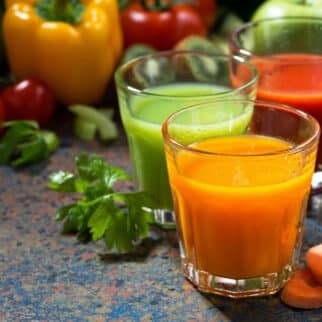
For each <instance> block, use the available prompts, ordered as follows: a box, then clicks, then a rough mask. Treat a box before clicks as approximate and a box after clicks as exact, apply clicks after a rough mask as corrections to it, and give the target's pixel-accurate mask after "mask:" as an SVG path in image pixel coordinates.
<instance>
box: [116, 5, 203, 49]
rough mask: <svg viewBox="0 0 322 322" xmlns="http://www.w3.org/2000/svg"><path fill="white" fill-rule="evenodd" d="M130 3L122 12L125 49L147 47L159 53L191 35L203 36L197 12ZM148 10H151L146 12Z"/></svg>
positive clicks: (177, 7)
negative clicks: (141, 45)
mask: <svg viewBox="0 0 322 322" xmlns="http://www.w3.org/2000/svg"><path fill="white" fill-rule="evenodd" d="M143 3H145V4H146V5H145V6H143V5H142V4H141V3H140V2H137V1H134V2H131V3H130V4H129V5H128V6H127V7H126V8H125V9H124V10H122V12H121V23H122V29H123V38H124V45H125V47H126V48H127V47H129V46H130V45H133V44H136V43H142V44H147V45H150V46H152V47H154V48H155V49H158V50H167V49H171V48H173V47H174V45H175V44H176V43H177V42H178V41H179V40H181V39H182V38H185V37H186V36H190V35H200V36H206V34H207V28H206V26H205V24H204V22H203V21H202V19H201V17H200V15H199V13H198V12H197V11H196V9H194V8H193V7H192V6H189V5H179V4H178V5H172V6H169V7H167V8H166V9H162V10H161V8H159V9H158V10H157V9H154V10H152V9H151V6H152V5H153V4H154V5H156V3H157V2H153V1H152V3H150V4H148V3H147V1H145V2H143ZM149 8H150V9H149Z"/></svg>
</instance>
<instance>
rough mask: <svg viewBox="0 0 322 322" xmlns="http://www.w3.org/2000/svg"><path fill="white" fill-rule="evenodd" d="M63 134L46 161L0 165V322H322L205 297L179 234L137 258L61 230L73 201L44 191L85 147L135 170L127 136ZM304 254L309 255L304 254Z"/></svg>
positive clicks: (318, 236)
mask: <svg viewBox="0 0 322 322" xmlns="http://www.w3.org/2000/svg"><path fill="white" fill-rule="evenodd" d="M69 132H70V131H69V129H68V128H67V130H66V128H65V129H64V134H63V137H62V144H61V147H60V148H59V150H58V151H56V152H55V154H54V155H52V157H51V158H50V160H49V161H48V162H44V163H41V164H37V165H33V166H29V167H26V168H24V169H21V170H19V171H17V170H13V169H12V168H10V167H6V166H2V167H0V321H1V322H2V321H10V322H11V321H289V322H291V321H292V322H294V321H322V309H319V310H298V309H292V308H289V307H287V306H285V305H283V304H282V303H281V301H280V298H279V295H278V294H277V295H275V296H270V297H266V298H257V299H255V298H254V299H248V300H231V299H226V298H221V297H218V296H209V295H205V294H201V293H199V292H198V291H196V289H195V288H194V287H193V286H192V285H191V284H190V283H189V282H188V281H187V280H185V278H184V277H183V274H182V271H181V266H180V261H179V256H178V248H177V243H176V236H175V234H174V233H173V232H172V233H169V234H164V236H163V238H161V239H160V240H159V241H158V242H155V243H151V244H149V245H147V246H146V252H141V253H139V254H137V255H135V256H132V257H119V258H118V257H111V256H110V257H107V256H100V248H99V247H97V245H94V244H93V243H89V244H80V243H78V242H77V240H76V238H75V237H74V236H65V235H62V233H61V228H62V224H61V223H59V222H56V221H55V220H54V214H55V211H56V210H57V209H58V207H60V206H62V205H63V204H65V203H68V198H70V197H69V196H65V195H61V194H58V193H56V192H54V191H50V190H48V189H47V183H48V175H49V174H50V173H52V172H55V171H57V170H59V169H63V170H71V171H73V169H74V157H75V156H76V155H78V153H80V152H81V151H88V152H95V153H97V154H99V155H102V156H103V157H104V158H105V159H106V160H107V161H108V162H111V163H112V164H115V165H118V166H121V167H123V168H125V169H127V170H128V169H129V158H128V147H127V144H126V141H125V139H124V137H123V136H121V137H120V138H119V139H118V140H116V141H115V142H112V143H111V144H109V145H104V144H101V143H100V142H92V143H84V142H81V141H78V140H77V139H75V138H74V137H73V136H72V135H69ZM318 215H319V214H318V213H314V214H312V213H310V214H309V217H308V218H307V220H306V226H305V237H304V247H303V253H304V251H305V249H307V248H308V247H309V246H311V245H314V244H316V243H318V242H321V241H322V227H321V221H320V225H319V224H318V221H319V220H318ZM302 258H303V256H302Z"/></svg>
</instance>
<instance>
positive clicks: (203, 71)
mask: <svg viewBox="0 0 322 322" xmlns="http://www.w3.org/2000/svg"><path fill="white" fill-rule="evenodd" d="M115 82H116V89H117V94H118V102H119V107H120V114H121V119H122V123H123V126H124V128H125V132H126V135H127V139H128V143H129V151H130V158H131V165H132V174H133V178H134V181H135V182H136V184H137V188H138V189H140V190H144V191H147V192H149V193H150V194H151V195H152V196H153V197H154V199H155V201H156V208H155V209H151V211H153V213H154V217H155V219H156V221H157V222H158V223H160V224H161V225H162V226H163V227H164V228H167V227H169V228H174V227H175V223H174V221H173V212H172V210H173V204H172V198H171V193H170V187H169V181H168V175H167V170H166V162H165V156H164V149H163V141H162V134H161V123H162V122H163V121H164V120H165V119H166V117H167V116H169V115H170V114H171V113H172V112H174V111H175V110H177V109H179V108H180V107H183V106H187V105H188V104H190V103H192V102H200V101H208V100H210V99H214V98H220V97H223V96H241V97H249V98H251V97H255V95H256V83H257V71H256V69H255V68H254V67H253V66H252V65H251V64H249V63H248V62H246V61H245V60H244V59H243V58H240V57H235V56H229V55H219V54H214V53H205V52H196V51H167V52H158V53H156V54H152V55H147V56H143V57H139V58H137V59H134V60H131V61H129V62H128V63H125V64H123V65H121V66H120V67H119V68H118V69H117V71H116V73H115Z"/></svg>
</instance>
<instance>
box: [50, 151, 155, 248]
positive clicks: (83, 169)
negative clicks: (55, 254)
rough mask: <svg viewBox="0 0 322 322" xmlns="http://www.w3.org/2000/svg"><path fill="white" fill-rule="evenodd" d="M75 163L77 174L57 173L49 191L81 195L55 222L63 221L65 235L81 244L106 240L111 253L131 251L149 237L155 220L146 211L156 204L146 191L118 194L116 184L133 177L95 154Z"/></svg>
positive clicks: (66, 207) (52, 179)
mask: <svg viewBox="0 0 322 322" xmlns="http://www.w3.org/2000/svg"><path fill="white" fill-rule="evenodd" d="M75 163H76V170H77V174H73V173H70V172H64V171H58V172H56V173H53V174H51V175H50V176H49V180H50V182H49V183H48V187H49V188H50V189H52V190H55V191H57V192H65V193H66V192H69V193H75V192H77V193H79V199H78V200H77V201H76V203H74V204H72V205H67V206H64V207H62V208H60V209H59V210H58V211H57V213H56V217H55V218H56V220H58V221H64V227H63V231H64V232H65V233H67V232H74V233H76V234H77V238H78V239H79V240H81V241H89V240H98V239H103V240H104V241H105V244H106V246H107V248H108V249H113V250H115V249H116V250H117V251H119V252H120V253H122V252H128V251H130V250H131V249H132V248H133V247H134V245H135V243H136V242H137V241H138V240H139V239H140V238H144V237H147V236H148V234H149V231H150V229H149V228H150V224H151V223H154V217H153V215H152V213H150V212H149V211H148V209H147V207H151V208H152V207H154V200H153V199H152V198H151V197H150V196H149V195H148V194H147V193H145V192H143V191H138V192H120V191H115V190H114V184H115V183H116V182H118V181H129V180H130V179H131V178H130V176H129V175H128V173H127V172H126V171H125V170H123V169H122V168H119V167H116V166H113V165H111V164H108V163H106V162H105V161H104V159H103V158H101V157H100V156H98V155H96V154H87V153H81V154H80V155H78V156H77V157H76V158H75Z"/></svg>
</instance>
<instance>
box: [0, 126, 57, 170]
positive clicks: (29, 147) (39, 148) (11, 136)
mask: <svg viewBox="0 0 322 322" xmlns="http://www.w3.org/2000/svg"><path fill="white" fill-rule="evenodd" d="M3 127H4V128H5V133H4V135H3V136H2V138H1V140H0V164H9V165H11V166H14V167H20V166H23V165H26V164H32V163H36V162H39V161H42V160H45V159H47V158H48V157H49V155H50V154H51V153H52V152H53V151H54V150H55V149H56V148H57V147H58V145H59V139H58V137H57V135H56V134H55V133H54V132H50V131H40V130H39V126H38V123H37V122H34V121H26V120H22V121H11V122H5V123H3Z"/></svg>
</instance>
